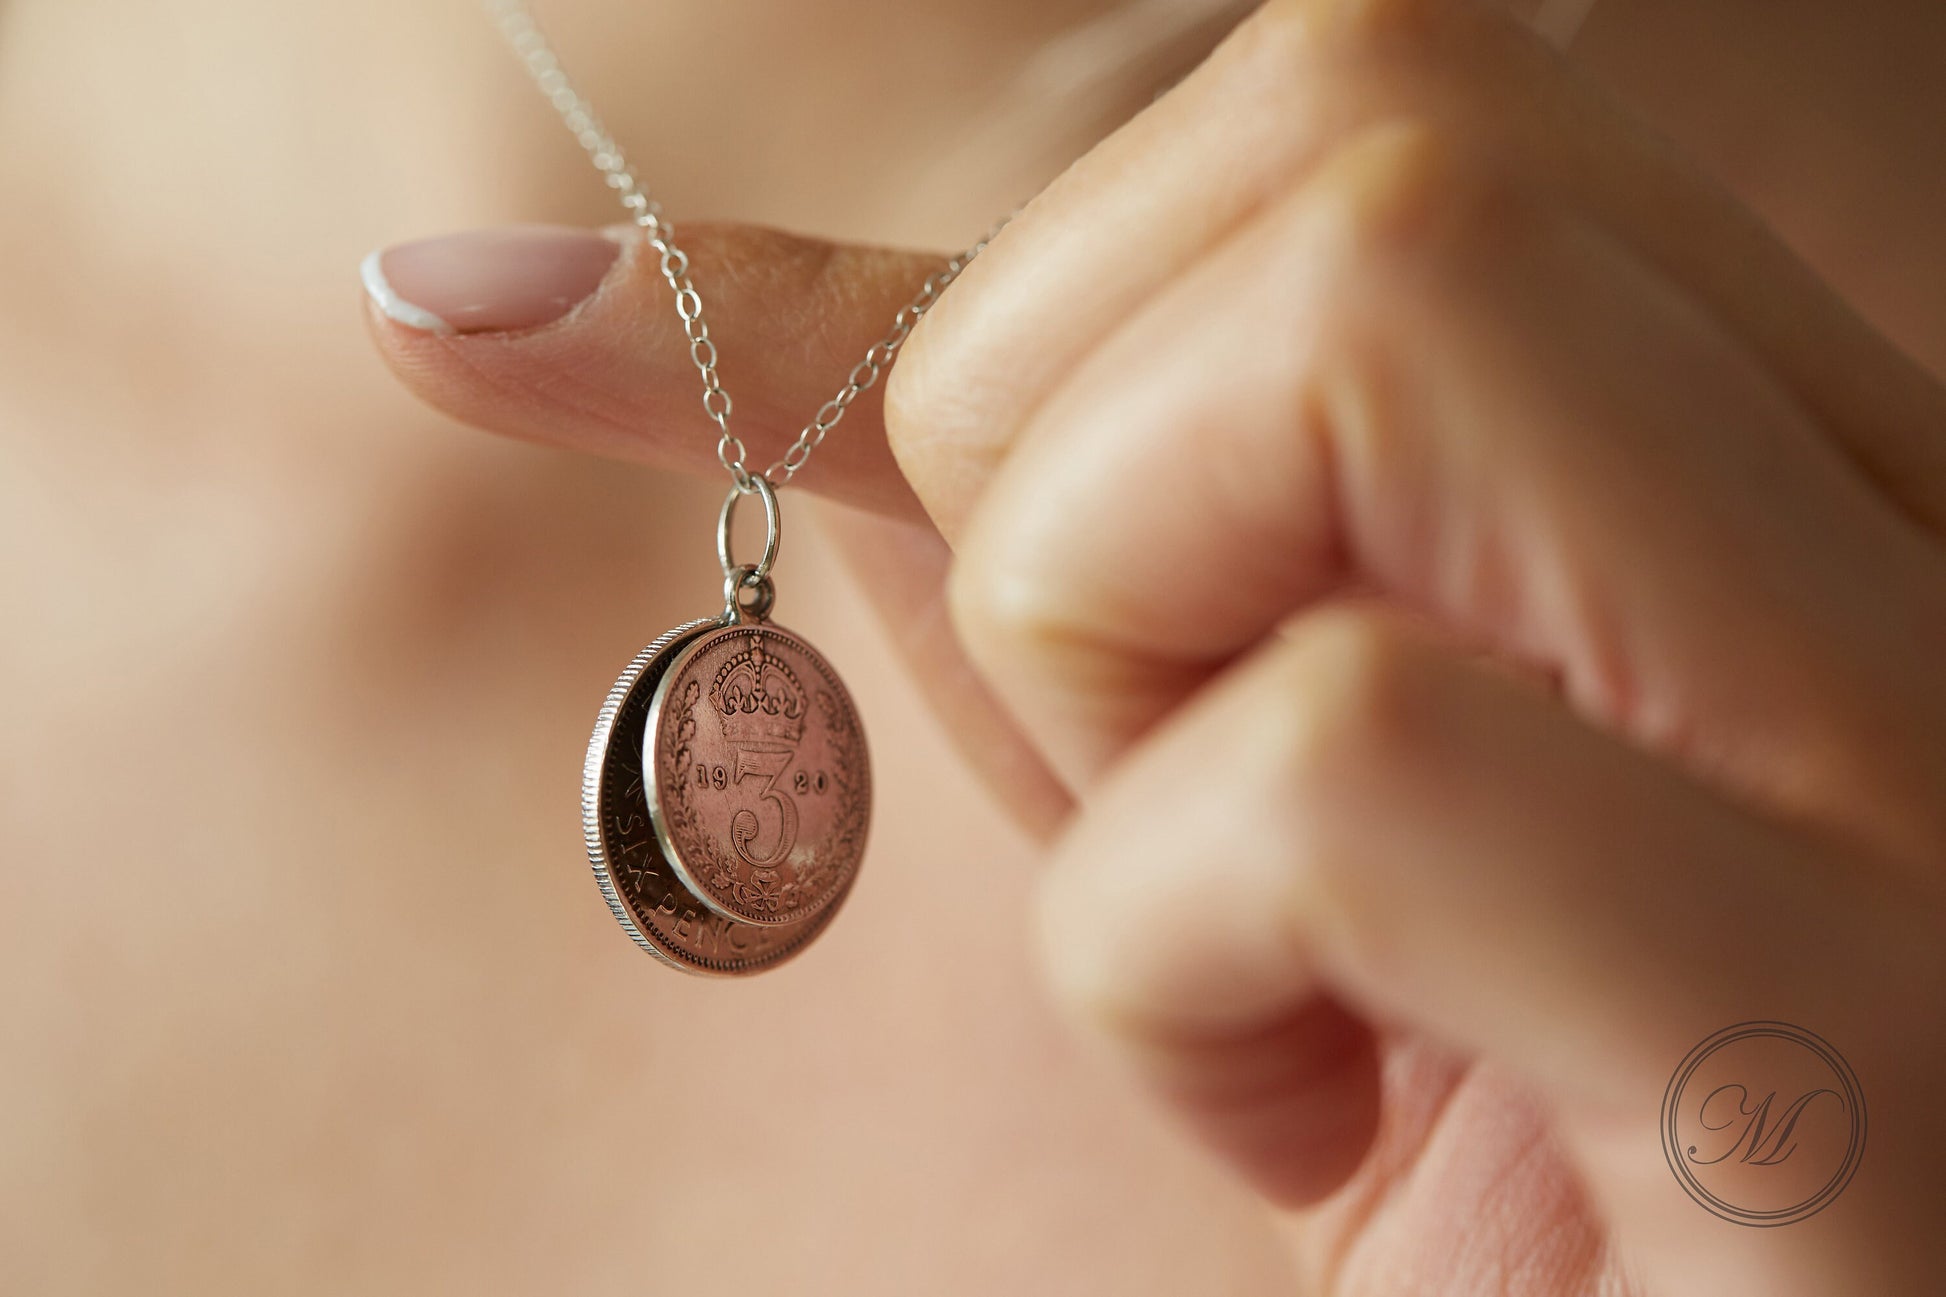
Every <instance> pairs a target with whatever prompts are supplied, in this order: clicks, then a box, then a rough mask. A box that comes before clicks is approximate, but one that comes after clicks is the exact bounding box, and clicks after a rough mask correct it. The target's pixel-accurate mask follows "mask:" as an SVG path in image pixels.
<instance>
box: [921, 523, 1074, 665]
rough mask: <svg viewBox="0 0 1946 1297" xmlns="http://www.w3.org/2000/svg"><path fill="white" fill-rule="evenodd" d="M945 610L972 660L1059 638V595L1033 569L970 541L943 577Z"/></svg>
mask: <svg viewBox="0 0 1946 1297" xmlns="http://www.w3.org/2000/svg"><path fill="white" fill-rule="evenodd" d="M946 608H947V612H948V615H949V616H950V617H951V618H952V623H953V629H954V631H955V633H956V634H957V635H958V637H959V640H960V642H961V643H962V644H963V645H965V647H966V649H967V651H968V653H970V654H971V655H972V656H973V657H974V659H975V660H981V659H990V658H991V657H992V656H994V655H995V654H996V653H998V652H1001V651H1012V650H1019V649H1020V648H1023V647H1027V646H1033V645H1036V644H1043V643H1053V642H1058V641H1059V639H1060V638H1061V633H1060V630H1059V627H1060V624H1061V612H1060V609H1061V603H1060V599H1059V597H1058V592H1057V591H1056V590H1055V589H1054V588H1053V586H1052V585H1051V584H1050V583H1049V582H1048V580H1047V579H1045V578H1044V577H1043V576H1041V575H1040V574H1039V573H1038V572H1037V571H1036V570H1035V568H1034V567H1032V566H1024V565H1022V564H1020V563H1018V562H1014V561H1011V560H1009V559H1007V558H1006V557H1003V556H1002V555H999V554H996V553H994V552H993V550H992V547H990V546H983V545H980V544H977V543H974V542H969V543H966V544H963V545H962V546H961V549H960V553H959V555H958V557H957V558H956V559H955V560H954V562H953V566H952V569H951V571H950V572H949V573H948V574H947V579H946Z"/></svg>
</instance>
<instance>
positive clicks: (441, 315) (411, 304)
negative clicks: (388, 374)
mask: <svg viewBox="0 0 1946 1297" xmlns="http://www.w3.org/2000/svg"><path fill="white" fill-rule="evenodd" d="M620 252H621V244H620V243H618V242H617V241H616V240H615V239H613V238H610V237H609V236H608V235H606V234H603V233H601V232H600V231H597V230H580V229H574V228H572V227H569V226H563V225H521V226H514V227H512V228H509V229H499V230H472V231H468V232H467V233H464V234H449V235H447V236H445V237H444V238H438V239H421V240H419V241H417V242H415V243H401V244H399V245H398V246H397V247H393V248H386V249H384V250H382V251H379V252H374V253H372V254H371V255H370V256H368V257H366V258H365V262H364V265H363V266H362V267H360V273H361V275H362V276H363V278H364V281H365V291H366V293H367V294H369V295H370V296H371V299H372V302H373V304H374V305H376V306H377V307H378V309H379V310H380V311H382V312H384V314H385V315H386V317H387V318H389V319H392V320H396V321H397V322H398V323H400V324H403V325H405V326H406V327H407V328H412V329H420V330H423V331H424V332H427V333H438V334H461V333H504V332H508V331H511V330H515V329H532V328H537V327H538V326H540V325H543V324H551V323H553V322H554V321H555V320H558V319H560V318H562V317H563V316H565V315H567V314H568V312H570V311H572V310H573V309H574V308H575V307H577V306H579V305H580V304H581V303H582V302H584V301H586V300H588V298H590V297H592V296H594V292H595V290H596V289H597V288H599V287H601V281H602V280H603V279H604V278H605V277H606V276H607V274H608V271H609V268H610V267H612V266H613V265H614V264H615V258H616V256H617V255H618V254H619V253H620Z"/></svg>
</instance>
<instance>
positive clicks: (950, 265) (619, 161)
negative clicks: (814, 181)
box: [486, 0, 1013, 493]
mask: <svg viewBox="0 0 1946 1297" xmlns="http://www.w3.org/2000/svg"><path fill="white" fill-rule="evenodd" d="M486 3H487V10H488V12H489V13H491V14H492V15H493V17H494V19H495V21H496V22H498V23H499V25H500V31H501V33H502V34H503V35H504V36H505V37H506V38H507V43H508V44H509V45H511V46H513V50H514V53H515V54H516V55H517V56H518V57H519V58H520V61H521V63H522V64H523V65H525V67H526V68H527V73H528V75H529V76H531V77H532V78H533V79H534V84H535V85H536V86H538V87H539V88H540V92H541V94H542V95H543V96H544V97H545V98H546V99H547V101H548V102H549V103H550V104H552V105H553V106H554V110H555V111H556V112H558V113H559V114H560V115H561V120H562V121H563V122H565V123H566V124H567V127H568V129H569V130H570V131H571V132H573V134H574V138H575V140H576V142H578V143H579V144H580V145H581V147H582V149H583V151H585V152H586V153H587V155H588V159H589V161H591V162H593V163H594V164H595V167H596V169H597V170H599V171H600V172H601V174H602V176H603V177H604V178H605V179H606V180H607V182H608V187H609V188H610V189H613V190H614V191H615V192H616V195H617V196H618V197H619V198H620V199H621V204H622V206H623V208H625V209H626V210H627V211H628V214H629V218H630V219H631V220H632V221H634V223H635V224H636V225H637V226H639V227H640V228H641V230H642V232H643V236H644V241H645V242H647V244H648V245H649V247H651V248H653V249H654V250H655V252H656V255H657V256H658V257H660V258H661V267H662V277H663V278H664V279H665V280H667V281H668V283H669V287H670V289H671V290H672V291H673V292H674V293H675V295H676V314H677V315H678V316H679V317H680V318H681V319H682V331H683V335H684V336H685V337H686V338H688V339H689V359H690V361H691V362H692V363H693V364H694V365H695V366H696V371H697V372H698V373H699V374H701V375H702V378H703V413H705V414H707V415H708V416H709V418H710V421H711V422H712V423H714V424H715V425H716V429H717V432H718V434H719V435H718V437H717V441H716V458H717V460H718V461H719V462H721V463H722V465H723V467H724V469H725V470H727V471H728V473H729V474H730V477H731V479H732V480H734V481H735V482H736V484H737V489H738V490H740V491H743V492H746V493H747V492H750V491H754V490H756V489H757V487H756V477H757V475H756V474H753V473H751V471H750V469H749V466H748V465H747V464H746V462H745V459H744V456H745V447H744V444H743V439H742V438H740V437H738V436H737V435H736V434H735V433H734V432H731V431H730V410H731V402H730V394H729V393H728V392H726V391H725V390H724V389H723V381H722V379H721V377H720V376H719V375H718V374H717V372H716V343H715V342H714V341H713V340H712V339H711V338H710V332H709V323H708V322H707V321H706V320H704V319H703V298H702V294H700V293H698V292H697V291H696V285H695V283H694V282H692V281H691V279H690V277H689V255H688V254H687V253H685V252H684V251H683V250H682V249H681V248H679V247H677V246H676V242H675V237H676V229H675V226H674V225H672V224H671V223H670V221H669V218H668V217H667V216H665V215H664V214H663V211H662V206H661V204H659V203H657V202H656V201H655V199H654V198H651V197H650V196H649V193H648V190H646V189H645V188H643V186H642V182H641V181H640V180H638V179H637V178H636V176H635V171H634V169H633V168H631V167H630V166H629V163H628V159H627V158H625V157H624V156H623V155H622V150H621V146H620V145H618V144H616V143H615V137H614V136H612V135H610V134H609V133H608V130H607V128H605V127H604V126H603V125H602V124H601V119H600V118H599V117H597V116H596V115H595V110H594V106H593V105H592V104H591V103H589V102H588V100H587V99H586V98H584V97H583V96H582V94H581V92H580V91H578V90H576V89H575V88H574V85H573V83H572V82H570V81H569V80H568V75H567V73H566V72H565V71H564V70H562V67H561V61H560V59H559V58H557V57H556V56H555V53H554V50H553V47H552V46H550V45H549V44H548V41H547V37H546V36H544V35H543V34H542V33H541V29H540V25H539V24H538V23H536V22H535V21H534V15H533V13H532V11H531V10H530V9H529V8H528V6H527V3H526V0H486ZM1011 219H1013V218H1012V217H1011V216H1007V217H1003V218H1002V219H1001V220H1000V222H999V223H998V224H996V225H995V226H994V227H993V228H992V229H991V230H989V231H987V233H986V235H985V236H984V237H983V238H981V240H980V241H979V242H978V243H976V244H974V245H973V246H972V247H970V248H968V249H967V250H966V251H965V252H962V253H960V254H959V255H958V256H957V257H954V258H953V259H952V260H951V261H949V262H947V263H946V264H945V266H943V267H942V268H940V269H939V270H938V271H936V272H935V273H934V274H933V275H932V277H931V278H929V279H927V280H926V282H925V283H924V284H922V285H921V286H920V288H919V292H918V294H917V295H916V296H915V297H914V298H913V299H912V300H911V301H910V302H908V303H906V304H905V305H904V306H902V307H900V308H899V313H898V314H897V315H895V316H893V317H892V328H891V330H890V331H889V332H887V333H886V335H885V336H884V337H883V338H880V339H879V340H878V341H877V342H875V343H873V344H872V345H871V347H870V349H869V350H867V351H866V352H865V358H864V359H863V360H861V361H859V362H858V363H857V364H856V365H853V366H852V369H851V373H850V374H849V375H847V376H846V378H845V384H844V386H843V387H841V388H839V389H838V394H837V395H836V396H834V397H832V398H831V399H830V400H829V401H826V402H825V403H824V404H823V405H822V406H820V407H818V412H817V414H816V415H815V416H814V417H813V418H812V419H811V421H810V422H809V423H807V424H805V425H804V429H803V431H801V432H799V433H798V434H797V440H796V441H794V442H792V443H791V445H790V448H789V449H788V450H786V451H785V452H784V454H783V457H782V458H780V459H779V460H778V461H777V462H776V463H774V464H772V465H771V466H770V467H769V468H767V469H765V470H764V471H763V473H762V476H763V477H764V478H766V479H767V480H768V481H769V482H770V484H771V485H772V486H774V487H781V486H783V485H785V484H786V483H788V482H789V481H790V480H791V479H792V478H793V477H796V476H797V474H798V471H799V470H800V469H802V468H803V467H804V465H805V463H806V462H807V461H808V460H809V459H810V458H811V454H812V452H813V451H815V450H817V448H818V447H819V445H821V444H822V443H823V442H824V439H825V437H826V436H827V435H829V434H830V432H831V430H832V429H833V428H835V427H837V426H838V424H839V422H840V421H841V420H842V419H843V418H844V417H845V412H846V411H847V410H849V409H850V408H851V403H852V402H853V401H855V400H857V399H858V398H859V397H860V396H861V395H863V394H864V393H866V392H868V391H870V390H871V389H872V388H873V387H874V386H876V385H877V383H878V380H879V379H880V378H881V377H882V376H883V375H884V373H885V370H886V367H887V366H889V365H890V364H891V363H892V359H893V357H895V356H897V355H898V354H899V348H900V347H902V346H904V345H905V340H906V339H907V338H908V337H910V336H911V335H912V330H913V329H914V327H916V326H917V325H918V323H919V321H920V320H922V319H924V318H925V315H926V312H927V311H929V310H931V309H932V307H933V304H934V303H935V302H937V301H938V300H939V295H940V294H941V293H942V292H944V291H945V290H946V286H947V285H949V284H951V283H952V282H953V281H954V280H955V279H958V278H959V276H960V272H961V271H963V270H965V269H966V267H967V265H968V264H969V263H971V262H972V260H973V258H975V257H977V256H979V255H980V253H982V252H984V251H985V250H986V246H987V244H989V243H991V242H992V241H993V238H994V236H995V235H997V234H998V233H1000V231H1001V229H1002V228H1003V227H1004V226H1005V225H1006V224H1007V222H1008V221H1009V220H1011Z"/></svg>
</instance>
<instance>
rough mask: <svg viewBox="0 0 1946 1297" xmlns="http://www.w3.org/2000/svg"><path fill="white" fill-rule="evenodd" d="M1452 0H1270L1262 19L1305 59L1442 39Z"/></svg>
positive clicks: (1352, 54) (1414, 45)
mask: <svg viewBox="0 0 1946 1297" xmlns="http://www.w3.org/2000/svg"><path fill="white" fill-rule="evenodd" d="M1452 8H1453V6H1452V4H1451V3H1450V2H1449V0H1270V3H1269V4H1267V5H1265V6H1264V8H1263V10H1262V11H1261V14H1260V16H1259V21H1260V22H1261V23H1262V24H1263V25H1264V27H1265V28H1266V29H1267V30H1268V31H1269V32H1271V33H1272V34H1273V35H1274V36H1275V37H1276V38H1278V39H1281V40H1283V41H1285V42H1288V43H1290V44H1292V45H1294V46H1295V47H1296V48H1297V49H1298V50H1299V51H1300V57H1302V58H1304V59H1305V61H1307V62H1312V61H1316V60H1318V59H1321V58H1345V57H1357V56H1359V55H1363V54H1374V53H1381V52H1388V51H1394V50H1410V49H1413V48H1419V47H1430V46H1434V45H1437V44H1438V43H1439V38H1440V35H1441V32H1442V30H1443V29H1444V28H1445V27H1446V26H1447V25H1448V23H1449V22H1450V19H1451V10H1452Z"/></svg>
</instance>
